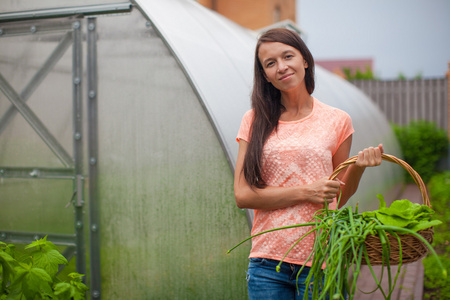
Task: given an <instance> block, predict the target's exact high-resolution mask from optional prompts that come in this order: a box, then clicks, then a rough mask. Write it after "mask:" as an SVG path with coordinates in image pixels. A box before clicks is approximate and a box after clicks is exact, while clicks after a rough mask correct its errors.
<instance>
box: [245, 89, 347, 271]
mask: <svg viewBox="0 0 450 300" xmlns="http://www.w3.org/2000/svg"><path fill="white" fill-rule="evenodd" d="M253 114H254V113H253V110H249V111H248V112H247V113H246V114H245V115H244V117H243V118H242V122H241V127H240V129H239V132H238V136H237V140H238V141H239V140H244V141H247V142H249V138H250V137H249V133H250V129H251V124H252V121H253ZM353 132H354V129H353V126H352V121H351V119H350V116H349V115H348V114H347V113H346V112H344V111H342V110H340V109H337V108H334V107H331V106H329V105H326V104H324V103H322V102H320V101H319V100H317V99H316V98H314V103H313V109H312V112H311V113H310V114H309V115H308V116H307V117H305V118H303V119H300V120H297V121H291V122H284V121H279V123H278V129H277V130H276V131H274V132H273V133H272V134H271V135H270V136H269V138H268V139H267V141H266V143H265V145H264V148H263V170H262V175H261V176H262V178H263V179H264V181H265V183H266V184H267V185H268V186H276V187H290V186H298V185H304V184H309V183H312V182H314V181H316V180H318V179H320V178H322V177H328V176H330V175H331V173H332V172H333V163H332V157H333V155H334V154H335V153H336V151H337V149H338V148H339V146H340V145H341V144H342V143H343V142H344V141H345V140H346V139H347V138H348V137H349V136H350V135H351V134H352V133H353ZM335 207H336V200H335V201H334V202H333V203H332V204H331V205H330V208H335ZM321 208H323V205H321V204H314V203H312V202H307V201H305V202H303V203H300V204H297V205H294V206H290V207H287V208H281V209H276V210H258V209H255V210H254V213H255V216H254V220H253V228H252V235H254V234H256V233H259V232H262V231H265V230H269V229H273V228H277V227H282V226H287V225H293V224H300V223H307V222H309V221H310V220H311V219H312V217H313V215H314V213H315V212H316V211H317V210H319V209H321ZM310 229H311V227H298V228H292V229H283V230H278V231H274V232H270V233H266V234H262V235H260V236H257V237H254V238H253V239H252V250H251V252H250V257H259V258H268V259H275V260H281V259H282V258H283V256H284V255H285V253H286V252H287V251H288V249H289V248H290V247H291V246H292V245H293V244H294V243H295V242H296V241H297V240H298V239H299V238H300V237H301V236H303V235H304V234H305V233H306V232H308V231H309V230H310ZM313 243H314V236H313V235H308V236H307V237H306V238H305V239H303V240H302V241H301V242H300V243H298V244H297V245H296V246H295V247H294V248H293V249H292V250H291V251H290V253H289V254H288V255H287V256H286V258H285V259H284V261H285V262H288V263H294V264H301V265H302V264H306V265H307V266H311V259H310V260H308V257H309V255H310V254H311V251H312V248H313Z"/></svg>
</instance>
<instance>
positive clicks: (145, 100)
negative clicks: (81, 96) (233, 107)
mask: <svg viewBox="0 0 450 300" xmlns="http://www.w3.org/2000/svg"><path fill="white" fill-rule="evenodd" d="M96 28H97V31H98V36H99V38H98V43H97V50H98V82H99V87H98V90H99V91H98V99H99V106H98V108H99V161H98V163H99V165H98V169H99V184H98V187H99V199H100V205H101V211H100V215H101V216H100V219H101V226H100V230H101V237H102V238H101V257H102V269H101V272H102V297H103V298H104V299H214V298H216V297H217V295H221V296H220V297H221V298H223V299H245V298H246V280H245V270H246V268H247V259H246V257H247V256H248V253H249V246H250V244H246V245H244V246H242V247H240V248H239V249H238V250H236V252H233V253H232V254H231V255H227V254H226V251H227V249H229V248H231V247H232V246H233V245H234V244H236V243H237V242H239V241H240V240H242V239H244V238H245V237H247V236H248V235H249V233H250V232H249V229H248V225H247V221H246V217H245V214H244V212H242V211H241V210H240V209H238V208H237V207H236V204H235V201H234V195H233V175H232V172H231V170H230V168H229V165H228V163H227V159H226V156H225V154H224V151H223V149H222V148H221V145H220V143H219V140H218V138H217V136H216V134H215V132H214V129H213V128H212V125H211V123H210V121H209V119H208V116H207V114H206V113H205V110H204V108H203V107H202V105H201V103H200V100H199V99H198V98H197V96H196V94H195V93H194V90H193V89H192V87H191V85H190V84H189V81H188V80H187V78H186V75H185V74H184V73H183V71H182V70H181V69H180V66H179V64H178V63H177V61H176V60H175V58H174V57H173V56H172V55H171V53H170V51H169V50H168V49H167V47H166V46H165V45H164V43H163V41H162V40H161V39H160V38H159V37H158V35H157V34H156V33H155V31H154V28H152V27H151V26H149V24H147V20H146V19H145V18H144V17H143V16H142V15H141V14H140V12H139V11H138V10H133V12H132V13H131V15H125V16H124V15H123V16H118V17H108V18H98V19H97V26H96Z"/></svg>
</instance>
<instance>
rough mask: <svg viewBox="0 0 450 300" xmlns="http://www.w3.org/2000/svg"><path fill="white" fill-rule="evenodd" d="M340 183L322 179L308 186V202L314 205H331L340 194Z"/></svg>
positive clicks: (325, 178)
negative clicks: (326, 203)
mask: <svg viewBox="0 0 450 300" xmlns="http://www.w3.org/2000/svg"><path fill="white" fill-rule="evenodd" d="M340 185H341V184H340V183H339V182H338V181H337V180H329V179H328V178H327V177H324V178H321V179H319V180H317V181H315V182H313V183H311V184H309V185H308V190H309V191H310V193H311V194H310V195H309V196H308V200H309V201H311V202H314V203H319V204H324V203H325V202H328V203H331V202H333V199H334V198H336V196H337V195H338V193H339V187H340Z"/></svg>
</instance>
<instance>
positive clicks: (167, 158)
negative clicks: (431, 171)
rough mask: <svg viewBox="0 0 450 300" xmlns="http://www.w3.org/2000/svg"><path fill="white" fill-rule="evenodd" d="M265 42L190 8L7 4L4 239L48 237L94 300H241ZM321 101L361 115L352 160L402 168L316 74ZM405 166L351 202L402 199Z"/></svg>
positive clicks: (1, 132) (1, 14)
mask: <svg viewBox="0 0 450 300" xmlns="http://www.w3.org/2000/svg"><path fill="white" fill-rule="evenodd" d="M62 3H63V4H64V6H61V4H62ZM299 32H300V31H299ZM257 36H258V32H254V31H250V30H248V29H245V28H242V27H241V26H239V25H237V24H235V23H233V22H231V21H230V20H228V19H226V18H224V17H222V16H220V15H218V14H217V13H214V12H212V11H210V10H208V9H206V8H204V7H203V6H201V5H199V4H198V3H196V2H195V1H193V0H164V1H159V0H136V1H133V2H123V1H121V2H118V1H101V0H81V1H80V0H77V1H75V0H66V1H64V2H62V1H56V0H42V1H31V0H18V1H2V4H1V5H0V45H1V46H0V91H1V92H0V241H2V242H7V243H15V244H27V243H29V242H31V241H34V240H36V239H39V238H42V237H44V236H47V237H48V240H50V241H52V242H53V243H55V244H56V245H58V246H59V247H60V248H61V249H62V253H63V254H64V256H65V257H66V258H67V259H68V260H69V261H70V263H69V265H68V266H67V267H66V268H67V269H71V270H76V271H77V272H78V273H81V274H86V279H85V281H86V284H87V285H88V286H89V298H90V299H101V298H103V299H215V298H216V297H217V295H218V294H220V295H221V297H220V298H222V299H245V298H246V293H247V288H246V280H245V270H246V268H247V264H248V261H247V256H248V253H249V249H250V244H249V243H247V244H245V245H243V246H241V247H239V248H238V249H237V250H235V251H234V252H232V253H231V254H227V253H226V252H227V250H228V249H229V248H231V247H232V246H234V245H235V244H236V243H238V242H239V241H241V240H242V239H244V238H246V237H248V235H249V234H250V230H249V228H250V226H249V224H251V220H252V212H251V211H243V210H241V209H239V208H237V206H236V204H235V201H234V194H233V176H234V175H233V174H234V173H233V172H234V164H235V161H236V157H237V152H238V143H237V142H236V134H237V131H238V129H239V126H240V121H241V118H242V116H243V114H244V113H245V112H246V111H247V110H248V109H249V108H250V100H249V97H250V94H251V88H252V80H253V75H252V71H253V52H254V47H255V44H256V38H257ZM313 55H314V53H313ZM314 96H315V97H316V98H318V99H319V100H321V101H322V102H324V103H327V104H330V105H332V106H335V107H338V108H341V109H343V110H345V111H346V112H348V113H349V114H350V116H351V117H352V120H353V125H354V127H355V130H356V132H355V134H354V138H353V148H352V149H353V150H352V151H353V153H352V155H353V154H355V153H354V152H355V151H357V150H360V149H362V148H365V147H367V146H372V145H378V144H379V143H380V142H382V143H383V144H384V148H385V151H386V152H387V153H390V154H393V155H396V156H397V155H399V146H398V144H397V141H396V139H395V136H394V134H393V132H392V131H391V129H390V126H389V124H388V122H387V120H386V119H385V117H384V116H383V115H382V113H381V112H380V111H379V109H378V108H377V107H376V106H375V105H374V104H372V102H371V101H370V99H368V98H367V96H365V95H364V94H363V93H362V92H361V91H359V90H358V89H356V88H355V87H354V86H353V85H351V84H350V83H348V82H346V81H345V80H343V79H341V78H339V77H337V76H336V75H333V74H331V73H329V72H327V71H325V70H323V69H321V68H320V67H316V91H315V92H314ZM399 169H400V168H399V167H398V166H395V165H392V164H383V165H382V166H381V167H379V168H374V169H373V170H372V169H371V170H370V171H368V172H367V173H366V174H365V177H364V178H363V180H362V182H361V184H360V188H359V190H358V193H357V195H355V196H354V197H353V198H352V199H351V200H350V202H351V203H356V202H358V201H359V203H360V207H361V209H371V208H373V207H375V206H377V205H378V203H377V201H376V200H374V201H370V200H368V198H370V199H376V197H375V195H376V194H378V193H383V194H384V195H385V196H386V198H388V197H387V196H389V195H395V193H397V192H398V190H399V188H400V186H401V183H402V182H401V178H402V176H401V175H402V173H401V170H399Z"/></svg>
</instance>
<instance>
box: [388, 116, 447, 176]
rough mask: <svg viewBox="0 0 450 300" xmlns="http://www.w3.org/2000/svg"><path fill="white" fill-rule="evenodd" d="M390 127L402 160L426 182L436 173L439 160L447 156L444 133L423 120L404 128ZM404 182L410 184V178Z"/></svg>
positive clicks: (433, 124) (432, 123) (434, 125)
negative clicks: (395, 137) (398, 144)
mask: <svg viewBox="0 0 450 300" xmlns="http://www.w3.org/2000/svg"><path fill="white" fill-rule="evenodd" d="M392 126H393V129H394V132H395V135H396V136H397V139H398V141H399V143H400V147H401V149H402V152H403V156H404V160H405V161H406V162H407V163H408V164H410V165H411V167H413V168H414V170H416V171H417V173H419V175H420V176H421V177H422V179H423V181H424V182H428V181H429V180H430V178H431V177H432V176H433V175H434V174H435V173H436V169H437V163H438V162H439V160H440V159H441V158H442V157H445V155H446V154H447V150H448V143H449V140H448V137H447V133H446V131H445V130H443V129H440V128H438V127H437V126H436V124H435V123H434V122H430V121H425V120H419V121H412V122H410V123H409V124H408V125H406V126H401V125H396V124H393V125H392ZM406 180H407V181H408V182H412V178H411V176H406Z"/></svg>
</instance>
